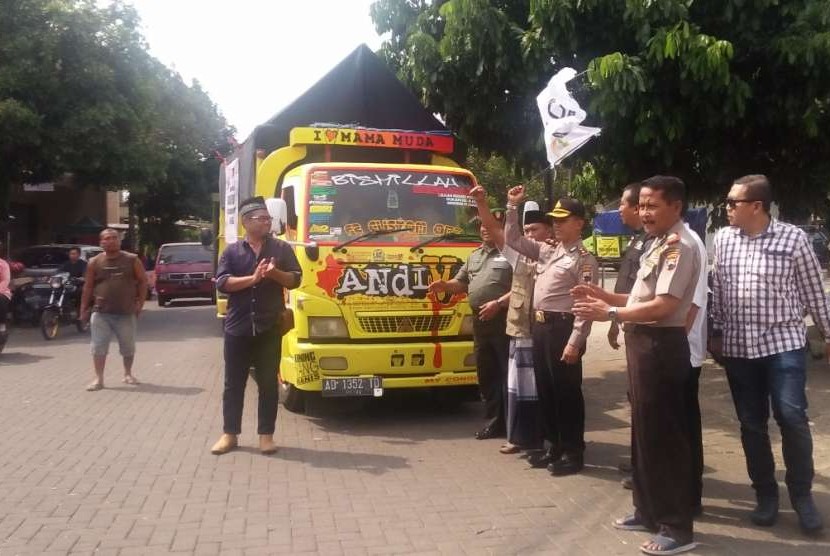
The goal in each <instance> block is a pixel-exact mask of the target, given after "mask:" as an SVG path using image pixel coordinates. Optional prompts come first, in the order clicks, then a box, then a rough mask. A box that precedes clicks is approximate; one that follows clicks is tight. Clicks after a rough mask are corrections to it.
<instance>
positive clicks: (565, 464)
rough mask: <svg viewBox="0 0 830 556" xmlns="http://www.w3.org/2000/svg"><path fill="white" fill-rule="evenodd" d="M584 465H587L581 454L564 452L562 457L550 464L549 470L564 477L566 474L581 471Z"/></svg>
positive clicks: (552, 473) (557, 475)
mask: <svg viewBox="0 0 830 556" xmlns="http://www.w3.org/2000/svg"><path fill="white" fill-rule="evenodd" d="M583 467H585V464H584V463H583V461H582V456H581V455H579V456H572V455H570V454H563V455H562V457H561V458H559V459H558V460H556V461H554V462H553V463H551V464H550V465H548V471H550V473H551V475H553V476H554V477H564V476H565V475H573V474H575V473H579V472H580V471H582V468H583Z"/></svg>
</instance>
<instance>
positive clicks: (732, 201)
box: [726, 199, 759, 209]
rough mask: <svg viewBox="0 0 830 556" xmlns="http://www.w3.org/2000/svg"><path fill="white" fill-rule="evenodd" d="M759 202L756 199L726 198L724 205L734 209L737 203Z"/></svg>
mask: <svg viewBox="0 0 830 556" xmlns="http://www.w3.org/2000/svg"><path fill="white" fill-rule="evenodd" d="M757 202H759V200H758V199H727V200H726V206H727V207H729V208H731V209H734V208H735V207H737V206H738V203H757Z"/></svg>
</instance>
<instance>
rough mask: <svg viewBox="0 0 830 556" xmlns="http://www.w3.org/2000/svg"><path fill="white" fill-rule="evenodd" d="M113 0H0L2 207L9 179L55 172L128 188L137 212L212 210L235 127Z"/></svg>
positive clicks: (157, 217)
mask: <svg viewBox="0 0 830 556" xmlns="http://www.w3.org/2000/svg"><path fill="white" fill-rule="evenodd" d="M138 26H139V19H138V16H137V14H136V12H135V10H134V9H133V8H132V7H131V6H128V5H124V4H122V3H121V2H114V3H112V4H111V5H109V6H108V7H106V8H101V7H98V5H97V4H96V2H95V1H94V0H3V8H2V10H0V211H4V210H5V209H6V206H7V202H8V191H9V186H10V185H11V184H13V183H21V182H32V181H34V182H37V181H50V180H54V179H56V178H59V177H62V176H67V175H68V176H71V179H72V180H73V181H74V182H75V183H76V184H77V185H78V186H81V187H99V188H109V189H124V188H126V189H129V190H130V192H131V195H132V197H133V200H134V202H135V203H136V205H135V206H136V208H137V209H138V210H139V213H141V214H143V215H145V216H150V215H152V217H153V219H154V221H155V222H156V223H157V224H160V225H163V226H168V227H169V226H170V225H171V224H172V222H173V221H175V220H176V219H178V218H181V217H183V216H189V215H194V216H207V217H209V216H210V196H209V191H212V189H213V186H214V184H215V176H216V172H217V168H218V164H217V163H216V161H215V160H214V155H213V153H214V151H215V150H220V151H225V150H227V148H228V142H227V137H228V135H229V134H230V133H231V132H232V130H231V129H229V128H228V126H227V124H226V122H225V120H224V119H223V118H222V116H221V115H220V114H219V113H218V111H217V108H216V106H215V105H214V104H213V102H212V101H211V100H210V98H209V97H208V96H207V94H205V92H204V91H203V90H202V89H201V87H199V84H198V83H193V84H191V85H188V84H185V83H184V81H183V80H182V79H181V77H180V76H179V75H178V74H176V73H174V72H173V71H171V70H170V69H168V68H166V67H165V66H164V65H163V64H161V63H160V62H159V61H158V60H156V59H155V58H153V57H152V56H151V55H150V54H149V53H148V51H147V45H146V43H145V41H144V39H143V37H142V36H141V34H140V31H139V27H138Z"/></svg>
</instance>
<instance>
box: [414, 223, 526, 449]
mask: <svg viewBox="0 0 830 556" xmlns="http://www.w3.org/2000/svg"><path fill="white" fill-rule="evenodd" d="M493 215H494V216H496V219H497V220H498V221H499V222H500V223H503V222H504V211H493ZM480 233H481V241H482V244H481V247H479V248H478V249H476V250H475V251H473V252H472V253H470V256H469V258H468V259H467V262H466V263H464V266H462V267H461V270H459V271H458V273H457V274H456V275H455V277H453V279H452V280H436V281H435V282H432V283H431V284H430V286H429V291H430V292H432V293H440V292H450V293H453V294H455V293H463V292H468V296H469V302H470V307H471V308H472V310H473V314H474V315H475V320H474V321H473V322H474V324H473V341H474V342H475V345H474V348H473V349H474V352H475V357H476V368H477V374H478V387H479V391H480V392H481V397H482V398H483V399H484V407H485V418H486V419H488V421H487V424H486V425H485V426H484V428H483V429H481V430H480V431H478V432H477V433H476V435H475V436H476V438H477V439H479V440H485V439H487V438H497V437H502V436H505V434H506V430H507V429H506V420H505V404H506V401H507V360H508V355H509V353H508V348H509V345H510V339H509V338H508V336H507V330H506V328H507V307H508V302H509V300H510V287H511V285H512V283H513V266H512V265H511V264H510V261H508V260H507V259H506V258H505V256H504V255H503V254H502V253H501V251H499V248H498V247H497V246H496V243H495V239H494V238H493V236H491V235H490V233H489V232H488V231H487V228H485V227H484V226H483V225H482V226H481V229H480Z"/></svg>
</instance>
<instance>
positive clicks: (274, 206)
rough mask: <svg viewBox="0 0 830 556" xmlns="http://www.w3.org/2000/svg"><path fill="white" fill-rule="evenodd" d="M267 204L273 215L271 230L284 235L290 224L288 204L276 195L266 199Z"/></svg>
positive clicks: (269, 211)
mask: <svg viewBox="0 0 830 556" xmlns="http://www.w3.org/2000/svg"><path fill="white" fill-rule="evenodd" d="M265 206H266V207H267V208H268V214H269V215H270V216H271V231H272V232H274V233H275V234H277V235H278V236H279V235H282V234H284V233H285V229H286V226H287V224H288V206H287V205H286V204H285V201H284V200H282V199H279V198H276V197H272V198H270V199H265Z"/></svg>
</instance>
